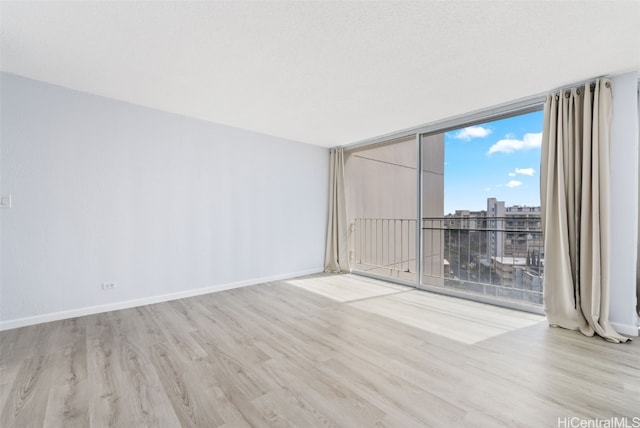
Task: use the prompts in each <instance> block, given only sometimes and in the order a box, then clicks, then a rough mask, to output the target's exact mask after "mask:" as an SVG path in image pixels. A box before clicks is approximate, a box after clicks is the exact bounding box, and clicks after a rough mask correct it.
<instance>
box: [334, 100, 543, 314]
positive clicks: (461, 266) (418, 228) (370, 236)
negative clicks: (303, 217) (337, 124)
mask: <svg viewBox="0 0 640 428" xmlns="http://www.w3.org/2000/svg"><path fill="white" fill-rule="evenodd" d="M476 123H477V124H476V125H473V126H467V127H458V128H456V127H448V128H447V129H446V130H444V131H442V132H429V133H423V134H420V133H412V134H410V135H408V136H406V137H403V138H398V139H395V140H389V141H381V142H378V143H377V144H376V145H370V146H363V147H360V148H352V149H350V150H348V151H346V152H345V154H346V157H345V185H346V189H345V190H346V197H347V215H348V222H349V226H350V227H349V233H350V236H349V243H350V260H351V266H352V270H353V271H354V272H356V273H363V274H368V275H372V276H376V277H382V278H388V279H392V280H394V281H398V282H402V283H405V284H408V285H412V286H415V287H420V288H425V289H429V290H435V291H442V292H446V293H448V294H456V295H460V296H463V297H465V296H466V297H470V298H474V299H479V300H483V301H491V302H495V303H498V304H504V303H505V302H507V304H506V305H507V306H512V307H523V306H529V305H533V306H538V307H539V306H540V305H541V304H542V287H543V276H544V249H543V245H542V231H541V227H540V224H541V222H540V198H539V171H538V170H539V164H540V140H541V132H540V130H541V128H542V111H540V110H537V109H535V110H534V111H531V110H529V112H527V113H524V114H516V115H511V116H508V115H504V116H502V117H500V118H499V119H497V120H493V121H486V122H484V123H478V122H476ZM418 208H420V209H419V210H418ZM509 302H510V303H509Z"/></svg>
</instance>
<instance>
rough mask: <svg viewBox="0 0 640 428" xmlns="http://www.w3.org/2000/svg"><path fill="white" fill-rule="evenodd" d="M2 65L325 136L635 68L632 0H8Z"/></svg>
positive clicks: (3, 10) (169, 106) (213, 116)
mask: <svg viewBox="0 0 640 428" xmlns="http://www.w3.org/2000/svg"><path fill="white" fill-rule="evenodd" d="M0 16H1V33H0V37H1V45H0V50H1V52H0V53H1V55H0V67H1V69H2V71H6V72H11V73H15V74H19V75H22V76H26V77H30V78H33V79H37V80H41V81H45V82H49V83H53V84H57V85H61V86H65V87H69V88H72V89H77V90H80V91H86V92H89V93H93V94H97V95H103V96H106V97H111V98H115V99H119V100H123V101H128V102H131V103H135V104H140V105H144V106H148V107H152V108H156V109H160V110H165V111H169V112H175V113H179V114H183V115H187V116H191V117H196V118H200V119H205V120H209V121H213V122H217V123H222V124H227V125H231V126H235V127H240V128H245V129H250V130H254V131H258V132H262V133H266V134H272V135H276V136H280V137H285V138H289V139H292V140H297V141H302V142H307V143H311V144H317V145H322V146H334V145H340V144H348V143H352V142H355V141H358V140H362V139H365V138H369V137H373V136H376V135H381V134H386V133H389V132H393V131H398V130H401V129H404V128H409V127H413V126H416V125H420V124H423V123H429V122H433V121H436V120H440V119H443V118H447V117H450V116H456V115H460V114H463V113H466V112H471V111H474V110H478V109H482V108H486V107H490V106H493V105H497V104H502V103H505V102H509V101H513V100H516V99H519V98H523V97H528V96H531V95H534V94H539V93H542V92H545V91H548V90H551V89H554V88H556V87H559V86H564V85H568V84H571V83H573V82H577V81H581V80H585V79H589V78H591V77H594V76H599V75H604V74H617V73H623V72H628V71H634V70H639V69H640V25H639V24H638V23H639V22H640V1H625V2H623V1H613V2H611V1H579V2H561V1H555V2H552V1H542V2H528V1H514V0H510V1H504V2H487V1H474V2H470V1H469V2H455V1H447V2H440V1H439V2H431V1H428V2H240V1H235V2H189V1H172V2H142V1H132V2H97V1H87V2H78V1H73V2H57V1H47V2H29V1H24V2H7V1H2V3H0Z"/></svg>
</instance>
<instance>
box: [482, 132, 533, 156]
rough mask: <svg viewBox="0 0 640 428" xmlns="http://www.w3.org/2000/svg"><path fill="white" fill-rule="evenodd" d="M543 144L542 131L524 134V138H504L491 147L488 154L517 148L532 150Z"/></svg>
mask: <svg viewBox="0 0 640 428" xmlns="http://www.w3.org/2000/svg"><path fill="white" fill-rule="evenodd" d="M541 145H542V132H538V133H535V134H524V137H522V140H517V139H515V138H504V139H502V140H500V141H498V142H497V143H495V144H494V145H493V146H491V147H490V148H489V152H488V153H487V154H488V155H491V154H493V153H498V152H502V153H513V152H515V151H516V150H530V149H536V148H539V147H540V146H541Z"/></svg>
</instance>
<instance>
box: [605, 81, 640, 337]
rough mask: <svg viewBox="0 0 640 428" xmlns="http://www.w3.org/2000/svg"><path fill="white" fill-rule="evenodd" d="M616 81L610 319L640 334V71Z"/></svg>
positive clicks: (613, 126) (612, 137) (614, 88)
mask: <svg viewBox="0 0 640 428" xmlns="http://www.w3.org/2000/svg"><path fill="white" fill-rule="evenodd" d="M612 81H613V117H612V123H611V291H610V298H611V302H610V305H609V307H610V320H611V322H612V323H613V325H614V327H615V328H616V330H618V331H620V332H622V333H626V334H636V335H637V334H638V327H637V324H636V319H637V317H636V312H635V307H636V257H637V248H638V245H637V244H638V99H637V96H638V95H637V94H638V92H637V91H638V89H637V88H638V74H637V73H636V72H633V73H628V74H623V75H619V76H615V77H613V78H612Z"/></svg>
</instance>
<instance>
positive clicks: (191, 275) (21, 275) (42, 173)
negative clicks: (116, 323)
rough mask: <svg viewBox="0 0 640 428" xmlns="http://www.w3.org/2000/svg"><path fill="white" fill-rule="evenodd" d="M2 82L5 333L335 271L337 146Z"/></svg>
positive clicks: (0, 263) (0, 260)
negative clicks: (330, 250) (327, 255)
mask: <svg viewBox="0 0 640 428" xmlns="http://www.w3.org/2000/svg"><path fill="white" fill-rule="evenodd" d="M0 85H1V86H0V89H1V108H2V110H1V120H2V121H1V133H0V137H1V140H0V141H1V146H0V147H1V156H2V159H1V166H2V171H1V182H0V184H1V192H2V194H9V193H10V194H11V195H12V202H13V207H12V208H10V209H2V210H0V212H1V213H0V216H1V217H0V232H1V240H0V243H1V253H0V268H1V273H0V281H1V282H0V300H1V302H0V328H3V329H6V328H12V327H17V326H20V325H26V324H30V323H35V322H42V321H48V320H50V319H56V318H63V317H68V316H73V315H79V314H83V313H91V312H97V311H101V310H108V309H114V308H118V307H127V306H132V305H136V304H141V303H146V302H151V301H161V300H166V299H169V298H176V297H181V296H187V295H195V294H199V293H203V292H206V291H215V290H218V289H224V288H229V287H233V286H238V285H244V284H250V283H258V282H261V281H264V280H268V279H276V278H285V277H289V276H294V275H297V274H302V273H309V272H316V271H320V270H321V269H322V266H323V259H324V245H325V231H326V211H327V197H328V196H327V190H328V189H327V187H328V151H327V149H324V148H320V147H315V146H311V145H306V144H302V143H298V142H292V141H287V140H283V139H280V138H275V137H271V136H266V135H260V134H256V133H251V132H248V131H244V130H240V129H235V128H230V127H226V126H221V125H216V124H213V123H209V122H205V121H200V120H195V119H191V118H187V117H182V116H178V115H174V114H169V113H164V112H160V111H155V110H151V109H147V108H143V107H139V106H135V105H131V104H127V103H123V102H119V101H115V100H111V99H107V98H102V97H98V96H93V95H89V94H85V93H80V92H75V91H71V90H68V89H64V88H61V87H57V86H52V85H48V84H45V83H41V82H37V81H33V80H29V79H25V78H22V77H19V76H15V75H11V74H6V73H2V75H1V80H0ZM211 102H218V103H224V100H211ZM105 282H115V283H116V284H117V288H115V289H113V290H108V291H103V290H102V288H101V284H102V283H105Z"/></svg>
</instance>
